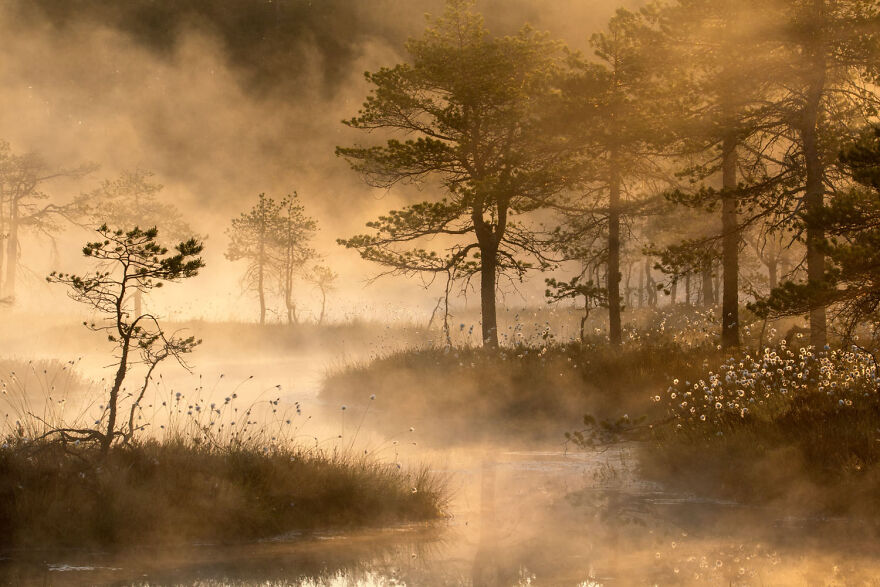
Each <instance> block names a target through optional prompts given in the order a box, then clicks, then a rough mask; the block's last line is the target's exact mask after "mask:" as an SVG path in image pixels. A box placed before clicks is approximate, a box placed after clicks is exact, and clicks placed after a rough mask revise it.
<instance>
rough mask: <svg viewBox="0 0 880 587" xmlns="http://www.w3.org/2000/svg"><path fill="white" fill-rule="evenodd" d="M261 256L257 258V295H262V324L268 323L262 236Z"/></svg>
mask: <svg viewBox="0 0 880 587" xmlns="http://www.w3.org/2000/svg"><path fill="white" fill-rule="evenodd" d="M260 238H261V241H260V258H259V259H258V260H257V263H258V265H257V295H258V296H259V297H260V324H265V323H266V289H265V285H264V279H263V277H264V276H263V272H264V270H265V266H266V259H265V252H266V251H265V245H264V244H263V242H262V238H263V237H262V235H261V236H260Z"/></svg>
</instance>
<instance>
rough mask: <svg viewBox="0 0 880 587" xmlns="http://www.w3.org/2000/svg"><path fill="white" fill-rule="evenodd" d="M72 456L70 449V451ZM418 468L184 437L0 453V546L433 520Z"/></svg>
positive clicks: (117, 542) (230, 536)
mask: <svg viewBox="0 0 880 587" xmlns="http://www.w3.org/2000/svg"><path fill="white" fill-rule="evenodd" d="M74 451H75V452H74ZM444 496H445V490H444V487H443V485H442V484H441V483H440V482H439V481H438V478H437V477H436V476H434V475H432V474H429V473H428V472H427V471H426V470H421V471H418V472H415V473H406V472H402V471H400V470H398V468H397V467H396V466H394V465H385V464H381V463H377V462H374V461H370V460H366V459H363V460H359V459H354V458H351V457H344V456H340V455H338V454H332V453H331V454H325V453H321V452H314V451H304V450H299V449H293V448H291V449H275V450H271V451H268V450H267V451H259V450H255V449H253V448H229V449H216V448H210V447H208V446H205V445H199V444H197V443H193V442H189V441H186V440H182V439H181V440H177V441H165V442H158V441H155V440H144V441H138V442H135V443H133V444H131V445H129V446H115V447H114V448H113V449H112V450H111V452H110V454H109V455H108V456H107V457H106V458H103V459H102V458H101V457H100V455H99V454H98V452H97V449H96V448H92V447H72V446H70V445H67V446H65V445H63V444H61V443H60V442H46V441H40V442H33V441H27V440H25V439H17V440H11V441H7V442H6V443H4V444H3V446H2V448H0V527H2V528H4V531H3V532H2V533H0V546H2V547H4V548H35V547H36V548H47V547H70V546H75V547H125V546H133V545H144V544H165V545H167V544H169V543H171V544H173V543H192V542H205V541H207V542H214V543H218V542H220V543H222V542H239V541H246V540H252V539H256V538H263V537H270V536H276V535H279V534H283V533H286V532H291V531H295V530H315V529H322V530H324V529H330V528H353V527H361V526H378V525H387V524H399V523H402V522H414V521H424V520H430V519H436V518H438V517H439V516H440V515H441V514H442V507H443V502H444Z"/></svg>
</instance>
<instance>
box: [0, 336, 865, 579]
mask: <svg viewBox="0 0 880 587" xmlns="http://www.w3.org/2000/svg"><path fill="white" fill-rule="evenodd" d="M366 348H368V346H364V347H363V348H362V349H360V350H358V349H355V350H353V351H352V350H351V349H349V350H348V351H347V352H349V353H352V354H350V355H349V358H351V356H354V357H357V356H359V355H358V353H359V352H360V353H362V354H363V353H364V352H365V349H366ZM335 352H336V351H335V350H334V349H319V350H316V351H312V352H307V353H300V354H297V355H295V356H290V355H285V354H284V353H281V352H279V353H278V355H275V356H272V355H269V356H267V355H265V354H261V355H260V357H259V358H258V359H250V358H236V357H230V356H223V355H221V354H219V353H218V354H217V355H203V356H201V357H198V359H199V360H198V361H196V362H197V365H198V370H199V371H200V372H205V373H211V372H214V374H213V375H206V376H204V378H203V383H202V385H204V386H206V387H209V386H210V385H214V384H215V383H216V384H217V385H218V386H220V387H219V388H218V389H219V394H220V395H222V394H224V393H227V392H228V389H227V388H226V387H223V386H230V385H238V384H239V383H241V382H242V381H246V382H247V385H244V386H242V387H240V388H239V389H241V390H242V391H241V393H242V394H243V395H244V396H247V397H246V398H244V399H246V400H248V401H250V400H252V399H254V398H255V397H258V396H259V395H260V394H264V393H267V391H266V390H270V391H271V390H273V389H275V387H274V386H275V385H276V384H281V385H282V391H281V392H280V395H281V396H282V398H283V403H285V404H287V405H291V404H293V402H297V401H298V402H301V403H302V404H303V405H304V410H305V411H306V413H308V414H310V415H314V420H315V423H314V424H313V425H312V426H313V428H312V429H310V430H309V431H308V434H314V435H315V436H316V437H320V438H333V439H336V440H333V441H332V442H335V443H336V444H337V445H338V446H340V447H341V448H348V447H350V448H351V450H358V451H360V450H362V449H365V450H371V449H376V453H377V455H378V457H379V458H385V459H392V458H393V459H395V460H400V461H401V462H403V463H404V465H411V466H415V465H418V464H420V463H430V464H431V465H432V467H433V469H434V471H435V472H437V473H438V474H441V475H445V476H447V477H448V479H449V483H450V489H451V491H452V500H451V503H450V506H449V510H448V518H447V519H445V520H442V521H439V522H436V523H431V524H422V525H408V526H400V527H393V528H378V529H368V530H362V531H357V532H345V533H318V534H310V535H298V534H291V535H285V536H278V537H274V538H272V539H270V540H264V541H260V542H254V543H247V544H237V545H211V544H193V545H190V546H188V547H186V548H175V549H174V550H167V549H161V548H143V549H138V550H137V551H135V552H127V553H124V554H118V553H107V552H85V551H77V550H70V551H62V552H58V551H53V552H34V551H30V552H13V553H8V555H7V557H6V558H5V559H4V560H2V561H0V581H2V582H3V583H5V584H10V585H22V584H49V585H104V584H107V585H253V584H259V585H294V586H317V585H346V586H348V585H376V586H380V585H381V586H384V585H440V586H443V585H475V586H490V585H492V586H495V585H498V586H500V585H576V586H587V585H692V584H693V585H880V581H878V580H877V577H880V565H878V563H877V561H878V560H880V556H878V555H880V553H878V552H877V550H878V547H877V544H876V542H875V541H874V540H872V538H871V536H872V534H871V533H870V531H869V529H868V528H867V527H865V526H863V525H862V524H861V523H860V522H859V521H858V520H847V519H793V518H790V517H787V516H786V515H785V514H783V513H782V512H778V511H774V510H772V509H765V508H755V507H745V506H741V505H739V504H736V503H731V502H724V501H716V500H709V499H705V498H702V497H700V496H696V495H688V494H676V493H670V492H668V491H666V490H664V488H662V487H659V486H657V485H654V484H651V483H648V482H646V481H644V480H643V479H641V477H640V475H639V471H638V465H637V463H638V460H637V450H638V447H637V446H635V445H619V446H613V447H610V448H608V449H606V450H601V451H600V450H594V451H589V452H573V451H566V450H565V447H563V446H562V445H561V444H558V443H557V444H554V443H553V442H548V443H546V444H544V445H542V446H539V447H534V446H533V447H529V450H521V447H518V449H514V448H513V447H511V446H508V445H504V444H501V445H498V444H491V443H482V444H470V445H461V446H458V447H457V448H443V447H431V448H429V447H424V446H421V445H420V444H419V443H416V444H412V442H416V441H417V440H418V438H419V436H418V431H417V430H416V431H415V432H413V433H409V432H403V436H402V437H401V436H400V434H398V432H397V431H383V430H373V429H371V427H370V425H369V422H370V420H369V418H366V419H365V425H364V426H363V427H360V426H359V425H358V422H359V420H360V416H361V412H359V411H358V409H359V408H356V407H354V408H351V409H349V411H348V412H347V415H346V416H344V415H343V414H342V413H341V411H340V409H339V406H327V405H323V404H322V403H321V402H320V401H318V399H317V397H316V394H317V390H318V385H319V382H320V378H321V375H322V374H323V372H324V370H325V369H326V368H328V367H329V366H331V365H332V364H333V362H334V361H335V360H336V359H335V358H334V357H335V356H337V355H335V354H334V353H335ZM221 369H222V371H221ZM218 372H223V373H224V383H222V384H221V383H217V382H213V383H210V384H208V383H204V382H205V381H208V380H209V378H210V377H215V378H216V377H218V375H217V373H218ZM251 375H253V376H254V378H253V379H249V378H250V376H251ZM193 377H197V375H195V376H190V375H186V374H182V373H180V372H178V373H176V374H170V375H168V376H167V381H166V382H164V383H163V385H165V386H166V387H167V389H168V390H170V389H173V388H175V387H178V388H192V387H193V379H192V378H193ZM236 381H237V382H238V383H236ZM227 382H231V383H227ZM273 393H274V392H273ZM248 394H250V395H248ZM368 404H369V402H368V401H365V405H368ZM345 417H347V418H348V420H347V421H346V420H345V419H344V418H345ZM403 430H406V429H405V428H404V429H403ZM355 431H357V432H356V433H355ZM340 434H342V435H343V438H342V439H337V437H338V435H340ZM355 434H356V436H355ZM392 436H393V437H394V438H403V440H402V441H400V442H399V444H397V445H392V444H391V443H390V442H389V441H390V439H391V437H392ZM328 446H329V445H328ZM377 447H378V449H377ZM392 447H393V448H392Z"/></svg>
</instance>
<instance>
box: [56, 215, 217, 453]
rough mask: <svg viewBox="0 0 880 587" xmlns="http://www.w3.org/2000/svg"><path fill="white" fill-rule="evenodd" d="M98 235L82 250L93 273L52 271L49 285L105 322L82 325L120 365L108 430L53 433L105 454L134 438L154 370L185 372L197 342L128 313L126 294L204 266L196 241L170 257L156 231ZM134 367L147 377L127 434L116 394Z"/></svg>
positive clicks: (191, 274) (148, 316) (107, 414)
mask: <svg viewBox="0 0 880 587" xmlns="http://www.w3.org/2000/svg"><path fill="white" fill-rule="evenodd" d="M97 232H98V234H99V235H100V240H97V241H94V242H89V243H86V245H85V247H83V255H85V256H86V257H88V258H89V259H94V260H95V261H96V263H97V268H96V269H95V270H94V272H92V273H89V274H86V275H75V274H71V273H58V272H53V273H52V274H51V275H50V276H49V277H48V278H47V280H48V281H49V282H50V283H61V284H64V285H66V286H67V287H68V289H69V295H70V297H71V298H72V299H74V300H76V301H78V302H81V303H83V304H86V305H87V306H89V307H91V308H92V309H93V310H94V311H96V312H97V313H99V314H101V315H102V316H103V319H102V320H101V321H100V322H97V323H96V322H91V323H86V322H84V324H85V325H86V326H87V327H88V328H89V329H91V330H93V331H96V332H104V333H106V334H107V338H108V340H109V341H110V342H112V343H113V344H114V345H115V349H116V350H115V353H116V354H115V356H116V358H117V360H118V361H119V363H118V365H117V366H116V375H115V377H114V379H113V384H112V387H111V388H110V391H109V396H108V398H107V404H106V406H105V408H104V415H103V417H106V419H107V420H106V428H105V429H104V430H103V431H101V430H88V429H86V430H74V429H62V430H56V431H54V432H55V433H59V434H61V435H62V436H63V437H65V438H79V439H85V440H96V441H98V442H99V443H100V446H101V450H102V452H103V453H105V454H106V453H107V451H108V450H109V449H110V446H111V444H112V443H113V441H114V440H115V439H116V438H117V437H119V436H122V437H124V438H126V437H127V438H130V436H131V435H132V434H133V433H134V413H135V411H136V409H137V407H138V405H139V403H140V401H141V399H142V398H143V395H144V392H145V391H146V388H147V385H148V383H149V380H150V377H151V376H152V373H153V370H154V369H155V368H156V366H157V365H158V364H159V363H160V362H162V361H163V360H165V359H166V358H168V357H173V358H175V359H176V360H177V361H178V362H179V363H180V364H181V365H183V366H184V367H186V363H184V361H183V355H184V354H186V353H189V352H191V351H192V350H193V348H194V347H195V346H196V345H198V344H199V342H201V341H197V340H196V339H195V338H194V337H187V338H180V337H177V336H175V335H167V334H166V333H165V331H164V329H163V328H162V327H161V325H160V324H159V321H158V319H157V317H156V316H154V315H152V314H136V313H132V312H131V310H130V308H129V307H128V306H127V305H126V300H127V299H128V294H129V292H130V291H132V290H133V289H139V290H142V291H150V290H151V289H153V288H158V287H162V286H163V285H164V284H165V283H167V282H173V281H178V280H180V279H186V278H189V277H194V276H195V275H197V274H198V271H199V269H201V268H202V267H204V263H203V262H202V259H201V258H200V257H198V255H199V254H200V253H201V252H202V245H201V243H199V242H198V241H197V240H196V239H194V238H193V239H189V240H188V241H186V242H182V243H180V244H178V245H177V247H176V248H175V253H173V254H169V253H168V249H166V248H165V247H163V246H161V245H160V244H159V243H158V242H157V238H158V233H159V232H158V230H157V229H156V228H150V229H147V230H142V229H140V228H137V227H135V228H133V229H131V230H123V229H117V230H112V229H110V228H108V227H107V225H104V226H101V227H100V228H99V229H98V230H97ZM135 355H137V356H135ZM136 363H141V364H144V365H146V368H147V372H146V376H145V378H144V383H143V386H142V388H141V391H140V394H139V395H138V396H137V397H136V398H135V400H134V401H133V404H132V406H131V412H130V417H129V422H128V429H127V430H126V429H121V427H120V426H119V425H118V423H117V417H118V410H119V402H120V398H119V392H120V390H121V389H122V386H123V383H124V382H125V378H126V376H127V375H128V374H129V371H130V370H131V368H132V366H133V365H135V364H136ZM103 417H102V421H103Z"/></svg>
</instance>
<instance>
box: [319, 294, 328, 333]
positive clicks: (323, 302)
mask: <svg viewBox="0 0 880 587" xmlns="http://www.w3.org/2000/svg"><path fill="white" fill-rule="evenodd" d="M326 305H327V292H326V291H324V288H323V287H322V288H321V315H320V316H319V317H318V325H319V326H320V325H321V324H323V323H324V308H325V307H326Z"/></svg>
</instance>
